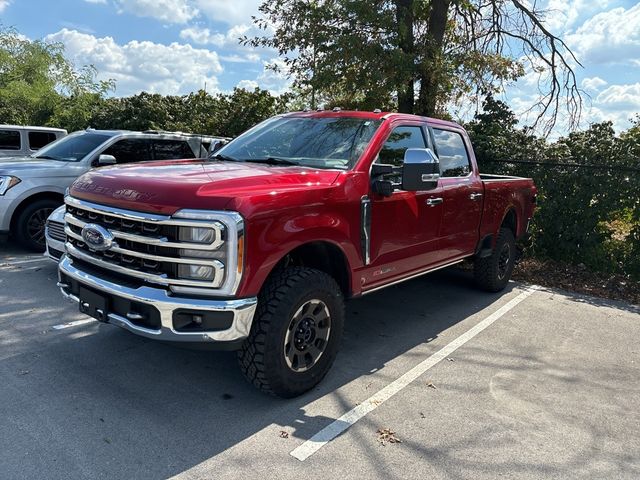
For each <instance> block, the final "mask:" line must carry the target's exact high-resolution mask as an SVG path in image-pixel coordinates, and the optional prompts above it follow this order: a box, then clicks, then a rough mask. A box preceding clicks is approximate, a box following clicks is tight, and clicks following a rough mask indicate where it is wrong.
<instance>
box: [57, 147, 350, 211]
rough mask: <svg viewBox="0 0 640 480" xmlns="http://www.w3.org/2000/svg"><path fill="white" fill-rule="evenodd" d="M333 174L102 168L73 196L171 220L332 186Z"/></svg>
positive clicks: (226, 165)
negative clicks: (245, 200) (244, 201)
mask: <svg viewBox="0 0 640 480" xmlns="http://www.w3.org/2000/svg"><path fill="white" fill-rule="evenodd" d="M338 175H340V171H337V170H319V169H314V168H307V167H291V166H287V167H282V166H270V165H263V164H256V163H245V162H220V161H216V162H212V161H208V162H203V161H202V160H196V161H193V160H190V161H185V160H181V161H162V162H146V163H145V164H144V165H142V164H129V165H122V166H116V167H103V168H99V169H96V170H91V171H90V172H88V173H86V174H84V175H82V176H81V177H80V178H78V179H77V180H76V181H75V182H74V183H73V185H72V186H71V192H70V193H71V195H72V196H74V197H76V198H80V199H84V200H88V201H91V202H95V203H99V204H106V205H109V206H114V207H118V208H124V209H129V210H137V211H148V212H153V213H161V214H165V215H171V214H173V213H175V212H176V211H177V210H180V209H183V208H191V209H205V210H224V209H225V208H227V206H228V204H229V203H230V202H231V201H232V200H235V201H238V200H240V199H242V197H252V196H263V195H269V194H273V193H274V192H275V193H285V192H295V191H305V192H308V191H310V190H315V189H318V188H319V187H327V186H330V185H331V184H332V183H333V182H334V181H335V180H336V178H337V177H338Z"/></svg>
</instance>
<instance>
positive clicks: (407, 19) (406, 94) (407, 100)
mask: <svg viewBox="0 0 640 480" xmlns="http://www.w3.org/2000/svg"><path fill="white" fill-rule="evenodd" d="M413 2H414V0H396V2H395V3H396V20H397V22H398V40H399V42H398V43H399V47H400V49H401V50H402V52H403V53H404V54H405V55H406V57H407V58H408V59H410V61H411V64H410V65H408V66H407V69H408V71H409V75H408V77H409V79H408V80H407V79H405V78H404V76H403V75H400V79H401V80H400V81H399V85H398V111H399V112H401V113H413V108H414V103H415V92H414V86H413V82H414V74H415V72H414V61H415V60H414V59H415V48H414V35H413V23H414V16H413Z"/></svg>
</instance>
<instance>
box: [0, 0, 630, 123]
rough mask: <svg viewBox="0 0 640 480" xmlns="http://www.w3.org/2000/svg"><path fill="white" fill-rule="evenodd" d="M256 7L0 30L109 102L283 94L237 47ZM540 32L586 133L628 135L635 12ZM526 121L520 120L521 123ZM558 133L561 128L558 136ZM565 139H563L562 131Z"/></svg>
mask: <svg viewBox="0 0 640 480" xmlns="http://www.w3.org/2000/svg"><path fill="white" fill-rule="evenodd" d="M260 3H261V2H260V0H231V1H230V0H0V23H1V24H3V25H4V26H13V27H15V28H16V29H17V30H18V31H19V32H20V33H21V34H23V35H25V36H27V37H28V38H31V39H45V40H46V41H57V42H62V43H64V44H65V47H66V53H67V56H68V57H69V58H71V59H72V60H73V62H74V63H75V64H77V65H84V64H93V65H94V66H95V67H96V68H97V69H98V71H99V76H100V78H104V79H107V78H113V79H115V80H116V90H115V92H113V93H112V94H113V95H116V96H126V95H132V94H135V93H138V92H140V91H149V92H157V93H162V94H185V93H189V92H191V91H194V90H198V89H200V88H206V90H207V91H208V92H210V93H215V92H228V91H230V90H232V89H233V88H234V87H236V86H239V87H245V88H254V87H256V86H259V87H261V88H265V89H268V90H270V91H272V92H273V93H282V92H284V91H286V89H287V88H288V85H289V80H288V79H287V78H286V77H285V76H284V75H282V74H276V73H274V72H272V71H271V70H268V69H266V68H265V66H266V65H268V64H269V63H273V62H278V61H281V60H279V59H278V57H277V54H276V52H274V51H270V50H255V49H251V48H249V47H245V46H242V45H240V44H239V42H238V38H239V37H241V36H243V35H248V36H251V35H252V34H254V33H255V32H256V29H255V27H254V26H253V24H252V16H253V15H258V6H259V4H260ZM538 5H540V6H542V7H543V8H544V9H545V10H546V11H547V12H548V14H547V17H546V18H545V20H544V21H545V24H546V25H547V26H548V28H549V29H550V30H551V31H552V32H554V33H556V34H558V35H559V36H560V37H562V38H563V39H564V40H565V41H566V42H567V43H568V45H569V46H570V47H571V48H572V49H573V50H574V52H575V53H576V55H577V57H578V59H579V61H580V62H581V63H582V65H583V66H584V68H580V67H577V76H578V83H579V85H580V87H581V88H582V89H583V90H584V91H585V93H586V95H585V111H584V115H583V119H582V125H583V126H586V125H588V124H589V123H592V122H598V121H603V120H611V121H613V122H614V125H615V126H616V129H618V130H621V129H624V128H627V127H628V126H629V125H630V123H629V119H630V118H631V117H633V116H634V115H635V114H636V113H639V112H640V3H638V2H634V1H630V0H596V1H594V0H538ZM536 82H537V81H536V77H535V75H534V74H529V75H526V76H525V77H524V78H522V79H520V80H519V81H518V82H517V83H516V84H515V85H513V86H510V87H508V88H507V89H506V91H505V93H504V95H503V99H504V100H506V101H507V103H509V105H510V106H511V107H512V108H513V109H514V111H515V112H516V113H518V114H520V113H521V112H524V111H525V110H526V109H527V108H528V107H529V106H530V105H531V104H532V103H534V102H535V99H536V95H537V89H536ZM522 118H523V119H524V120H525V121H526V116H523V117H522ZM559 128H562V127H559ZM560 133H564V132H560Z"/></svg>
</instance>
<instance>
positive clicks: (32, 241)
mask: <svg viewBox="0 0 640 480" xmlns="http://www.w3.org/2000/svg"><path fill="white" fill-rule="evenodd" d="M59 206H60V202H58V201H56V200H52V199H48V198H43V199H42V200H36V201H35V202H33V203H31V204H30V205H27V206H26V207H25V208H24V209H23V210H22V211H21V212H20V214H19V215H18V218H17V219H16V223H15V237H16V240H17V241H18V243H19V244H20V245H22V246H23V247H25V248H28V249H29V250H31V251H34V252H44V250H45V247H46V239H45V237H44V224H45V222H46V221H47V217H48V216H49V215H50V214H51V212H53V211H54V210H55V209H56V208H58V207H59ZM40 222H42V225H41V227H42V231H41V232H40V233H39V234H38V235H35V231H34V226H35V224H36V223H40Z"/></svg>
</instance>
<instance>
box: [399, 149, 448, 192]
mask: <svg viewBox="0 0 640 480" xmlns="http://www.w3.org/2000/svg"><path fill="white" fill-rule="evenodd" d="M439 178H440V161H439V160H438V157H436V154H435V153H433V151H432V150H431V149H430V148H409V149H407V151H406V152H405V154H404V163H403V165H402V189H403V190H406V191H412V192H419V191H424V190H433V189H434V188H436V187H437V186H438V179H439Z"/></svg>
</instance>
